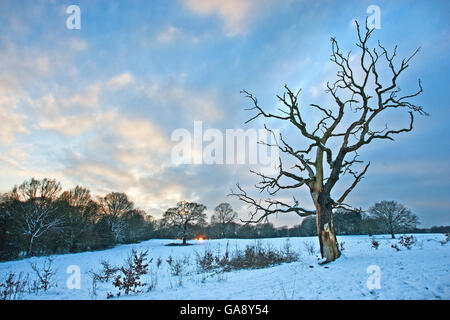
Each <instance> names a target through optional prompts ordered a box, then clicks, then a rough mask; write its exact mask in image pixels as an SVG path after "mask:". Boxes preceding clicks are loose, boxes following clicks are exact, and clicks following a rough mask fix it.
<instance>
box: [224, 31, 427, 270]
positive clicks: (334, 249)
mask: <svg viewBox="0 0 450 320" xmlns="http://www.w3.org/2000/svg"><path fill="white" fill-rule="evenodd" d="M356 27H357V36H358V43H357V44H356V45H357V47H358V48H359V49H358V52H359V55H358V56H357V58H356V59H353V57H352V58H351V57H350V53H348V54H344V53H343V52H341V50H340V48H339V46H338V42H337V41H336V39H335V38H331V51H332V53H331V58H330V59H331V61H332V62H333V63H334V64H335V65H336V67H337V69H338V71H337V80H336V81H335V82H333V83H329V82H328V83H327V90H326V92H327V93H328V94H329V95H330V98H331V100H332V101H333V104H334V106H333V107H324V106H320V105H318V104H310V105H309V108H308V107H306V106H302V107H300V105H299V101H298V95H299V93H300V90H299V91H298V92H293V91H291V90H290V89H289V88H288V86H287V85H286V86H285V89H286V92H285V93H284V94H283V95H281V96H279V95H278V96H277V97H278V99H279V101H280V102H281V104H282V106H281V107H280V108H278V112H275V113H272V112H266V111H265V110H264V109H263V108H262V107H261V106H260V104H259V102H258V100H257V98H256V97H255V96H253V95H252V94H250V93H249V92H247V91H245V90H244V91H242V92H243V93H244V94H245V95H246V97H247V98H249V100H250V101H251V102H252V106H251V107H250V108H249V109H247V110H251V111H255V112H256V114H255V115H253V116H252V117H251V118H250V119H249V120H247V122H246V123H248V122H250V121H252V120H254V119H256V118H259V117H263V118H267V119H274V120H278V121H282V122H288V123H290V124H291V125H292V126H293V128H295V129H296V130H297V132H298V135H299V136H300V137H302V140H300V141H299V139H296V143H304V144H305V147H304V148H303V147H301V148H298V147H296V146H294V144H291V143H289V142H288V139H287V138H285V136H283V135H282V134H280V135H279V136H276V135H275V133H274V131H272V130H270V129H268V128H267V127H266V125H265V128H266V129H267V130H268V132H269V133H270V134H271V136H272V139H271V140H272V142H271V143H270V144H269V143H265V142H260V143H263V144H266V145H269V146H274V147H277V148H279V150H280V151H281V152H282V153H283V154H285V155H287V156H288V157H289V158H290V160H293V161H294V165H293V166H292V167H291V166H290V168H289V169H288V168H287V167H286V165H283V162H282V160H281V158H280V160H279V167H278V169H279V170H278V174H277V175H276V176H268V175H266V174H263V173H259V172H255V171H252V172H253V173H255V174H257V175H258V176H259V177H260V178H261V181H260V183H259V184H257V185H256V187H257V188H258V189H259V190H260V191H261V192H262V191H267V192H268V194H269V196H270V198H268V199H264V200H262V199H257V198H255V197H252V196H251V195H249V194H248V193H247V192H246V191H245V190H244V189H243V188H242V187H241V186H240V185H239V184H237V190H232V192H231V194H232V195H234V196H237V197H238V198H239V199H240V200H242V201H243V202H245V203H247V204H248V205H249V207H250V208H251V212H250V219H249V220H247V222H249V223H250V222H252V223H254V222H259V221H262V220H263V219H265V218H267V216H269V215H271V214H274V213H279V212H281V213H286V212H295V213H297V214H298V215H299V216H301V217H306V216H309V215H314V214H315V215H316V220H317V229H318V237H319V242H320V251H321V254H322V257H323V258H325V259H324V261H325V262H329V261H333V260H335V259H337V258H338V257H339V256H340V251H339V248H338V244H337V240H336V235H335V230H334V224H333V215H332V210H333V209H334V208H351V207H350V206H349V205H348V204H346V203H345V202H344V201H345V200H346V198H347V197H348V195H349V194H350V192H351V191H352V190H353V189H354V188H355V187H356V185H357V184H358V183H359V182H360V181H361V179H362V178H363V176H364V174H365V173H366V172H367V169H368V168H369V165H370V162H369V163H367V164H366V165H364V166H363V165H362V163H363V161H361V160H359V154H358V151H359V150H360V149H361V148H362V147H364V146H366V145H367V144H369V143H371V142H374V141H377V140H385V139H387V140H394V138H393V137H394V136H395V135H397V134H400V133H404V132H409V131H411V130H412V129H413V122H414V113H419V114H424V115H426V113H425V112H424V111H423V109H422V107H421V106H418V105H414V104H413V103H412V102H411V99H413V98H414V97H416V96H418V95H419V94H420V93H422V86H421V83H420V80H419V82H418V89H417V91H415V92H413V93H410V94H405V95H400V88H399V86H398V84H397V81H398V79H399V76H400V75H401V74H402V73H403V72H404V71H405V70H406V69H407V68H408V67H409V63H410V61H411V59H412V58H413V57H414V56H415V55H416V54H417V53H418V52H419V49H417V50H416V51H414V53H413V54H412V55H411V56H409V57H408V58H404V59H402V60H401V62H400V63H399V64H398V65H397V63H396V62H395V61H394V60H395V58H396V52H397V47H395V48H394V49H393V52H392V53H389V52H388V50H387V49H386V48H385V47H383V46H382V45H381V44H380V43H379V42H378V46H376V47H375V48H369V47H368V40H369V38H370V36H371V34H372V32H373V29H369V28H368V27H367V23H366V28H365V32H361V30H360V27H359V24H356ZM355 61H356V62H355ZM383 65H384V68H383ZM385 77H386V78H387V80H385V81H382V80H381V78H383V80H384V79H385ZM401 110H405V111H406V112H407V114H408V119H409V121H408V122H409V123H408V125H407V126H405V127H403V128H398V129H389V128H388V126H387V125H386V126H381V125H380V124H379V123H378V124H377V123H376V122H377V121H378V122H379V121H383V120H382V119H381V120H379V119H380V115H385V114H386V113H388V111H401ZM313 112H315V113H318V114H320V115H321V117H320V120H319V121H317V122H316V123H310V122H308V123H307V121H306V120H305V115H308V117H309V116H310V115H311V113H313ZM285 164H286V163H285ZM358 167H359V168H358ZM343 175H348V176H350V178H352V182H351V183H349V186H347V188H346V189H345V191H344V192H342V194H339V195H337V196H335V195H334V194H333V195H332V191H333V190H335V186H336V183H337V182H338V180H339V179H340V178H341V177H342V176H343ZM300 187H307V188H308V189H309V193H310V195H311V199H312V202H313V204H314V210H310V209H307V208H305V207H304V206H303V207H302V206H300V205H298V204H290V203H288V202H286V201H281V200H279V199H277V198H273V196H274V195H276V194H277V192H279V191H280V190H291V189H292V190H297V188H300Z"/></svg>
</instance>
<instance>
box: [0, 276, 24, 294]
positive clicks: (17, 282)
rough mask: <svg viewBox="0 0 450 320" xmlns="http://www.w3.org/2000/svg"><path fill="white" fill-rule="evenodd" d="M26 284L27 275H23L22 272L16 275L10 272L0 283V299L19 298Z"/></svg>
mask: <svg viewBox="0 0 450 320" xmlns="http://www.w3.org/2000/svg"><path fill="white" fill-rule="evenodd" d="M27 284H28V275H27V276H26V277H23V275H22V273H19V275H18V276H16V274H15V273H10V274H9V275H8V276H7V277H6V279H5V280H4V281H3V282H1V283H0V300H20V299H22V297H23V295H24V293H25V287H26V286H27Z"/></svg>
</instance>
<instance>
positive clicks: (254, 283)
mask: <svg viewBox="0 0 450 320" xmlns="http://www.w3.org/2000/svg"><path fill="white" fill-rule="evenodd" d="M414 237H416V238H417V243H416V245H415V246H414V247H413V248H411V249H410V250H407V249H406V248H404V247H401V246H399V247H400V248H401V251H398V252H397V251H396V250H395V249H393V248H391V244H394V243H396V244H398V239H395V240H391V239H390V236H385V235H378V236H375V237H374V239H376V240H377V241H378V242H379V243H380V246H379V248H378V249H377V250H376V249H374V248H372V245H371V238H370V237H368V236H339V237H338V241H339V242H344V248H345V250H344V251H343V255H342V257H341V258H339V259H338V260H337V261H335V262H332V263H329V264H326V265H322V266H321V265H319V264H318V255H317V254H318V252H317V251H318V250H317V249H318V247H319V246H318V240H317V238H316V237H312V238H290V239H289V241H290V243H291V245H292V248H293V249H294V250H296V251H297V252H299V254H300V259H299V261H297V262H293V263H286V264H282V265H278V266H274V267H270V268H265V269H256V270H240V271H232V272H225V273H218V274H208V275H206V274H199V273H197V268H196V263H195V252H196V251H197V252H199V253H201V252H204V250H205V248H206V247H208V248H210V249H212V250H214V251H216V250H221V252H223V251H224V250H225V247H226V244H227V242H228V244H229V249H230V251H233V250H235V248H237V247H239V248H244V247H245V246H246V245H247V244H254V243H255V242H256V240H242V239H240V240H238V239H229V240H226V239H225V240H205V241H191V243H193V244H194V245H191V246H187V247H170V246H165V244H167V243H170V242H173V240H149V241H146V242H142V243H140V244H133V245H121V246H118V247H115V248H113V249H110V250H104V251H96V252H84V253H77V254H65V255H56V256H53V257H54V262H53V265H54V268H55V270H56V272H57V273H56V276H55V281H56V283H57V287H55V288H51V289H50V290H49V291H48V292H46V293H44V292H40V293H39V294H37V295H32V294H26V295H25V297H24V298H25V299H106V295H107V293H108V292H113V293H115V292H117V290H115V288H114V287H113V286H112V285H111V284H103V283H101V284H99V285H98V288H97V290H96V293H97V294H96V295H94V294H93V288H92V279H91V275H90V273H89V271H90V270H94V271H98V270H100V267H101V266H100V262H101V260H107V261H109V262H110V263H111V264H115V265H122V264H123V260H125V259H126V258H127V256H128V254H129V252H130V250H131V249H132V248H135V249H138V250H144V249H145V250H146V249H148V250H149V256H150V257H152V258H153V262H152V263H151V270H152V274H153V278H152V279H153V280H156V286H155V288H154V289H152V290H151V291H149V292H145V293H141V294H137V295H129V296H123V295H122V296H121V297H120V299H202V300H203V299H225V300H226V299H270V300H273V299H449V298H450V272H449V269H450V243H447V244H445V245H441V244H440V243H439V241H442V240H444V235H442V234H417V235H414ZM286 240H287V239H286V238H276V239H263V240H258V241H262V243H263V244H266V245H269V244H270V245H271V246H272V247H274V248H282V247H283V246H284V245H285V242H286ZM312 242H313V243H314V244H315V247H316V254H315V255H311V254H309V253H308V252H307V250H306V248H305V243H312ZM169 256H172V257H173V258H174V260H182V259H184V260H186V261H187V264H186V265H184V267H183V274H182V275H181V276H174V275H172V274H171V273H170V271H169V265H168V263H167V262H166V259H167V258H168V257H169ZM158 257H160V258H161V259H162V260H163V262H162V264H161V265H160V266H159V268H158V267H157V266H156V260H157V259H158ZM45 259H46V258H45V257H35V258H30V259H24V260H19V261H11V262H4V263H0V281H3V280H4V278H5V277H6V275H7V274H8V273H9V272H15V273H16V274H17V273H20V272H23V273H24V274H26V273H30V277H31V278H33V277H34V274H33V271H32V269H31V266H30V262H33V263H36V264H37V265H42V264H43V263H44V261H45ZM70 265H77V266H79V268H80V270H81V288H80V289H72V290H70V289H68V288H67V286H66V281H67V279H68V277H69V276H70V274H67V273H66V271H67V268H68V267H69V266H70ZM370 266H375V267H371V268H369V267H370ZM368 268H369V270H368ZM378 268H379V269H378ZM377 269H378V270H379V271H380V273H379V276H380V278H379V280H380V281H379V284H380V288H379V289H376V288H374V289H369V288H368V286H367V282H368V280H369V284H370V283H372V284H375V285H376V274H375V273H373V272H374V271H373V270H375V271H376V270H377ZM368 271H369V272H368ZM374 279H375V280H374ZM144 280H146V281H145V282H150V280H151V279H150V276H149V277H148V278H146V279H144Z"/></svg>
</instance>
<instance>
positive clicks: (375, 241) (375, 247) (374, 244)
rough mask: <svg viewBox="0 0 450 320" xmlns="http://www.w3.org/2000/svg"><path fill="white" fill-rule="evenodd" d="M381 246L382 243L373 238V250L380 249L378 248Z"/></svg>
mask: <svg viewBox="0 0 450 320" xmlns="http://www.w3.org/2000/svg"><path fill="white" fill-rule="evenodd" d="M379 246H380V243H379V242H378V241H377V240H375V239H373V238H372V248H374V249H378V247H379Z"/></svg>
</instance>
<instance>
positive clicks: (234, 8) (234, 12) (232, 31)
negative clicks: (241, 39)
mask: <svg viewBox="0 0 450 320" xmlns="http://www.w3.org/2000/svg"><path fill="white" fill-rule="evenodd" d="M270 2H273V1H271V0H248V1H242V0H227V1H223V0H208V1H204V0H185V1H184V4H185V6H186V7H187V8H188V9H190V10H191V11H193V12H195V13H197V14H200V15H217V16H219V17H220V19H221V20H222V21H223V23H224V32H225V35H226V36H227V37H233V36H236V35H240V34H243V33H246V31H247V28H248V24H249V23H250V22H251V20H253V19H254V18H255V16H257V15H260V14H261V13H262V12H263V10H262V9H263V8H264V7H265V5H267V4H268V3H270Z"/></svg>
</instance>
